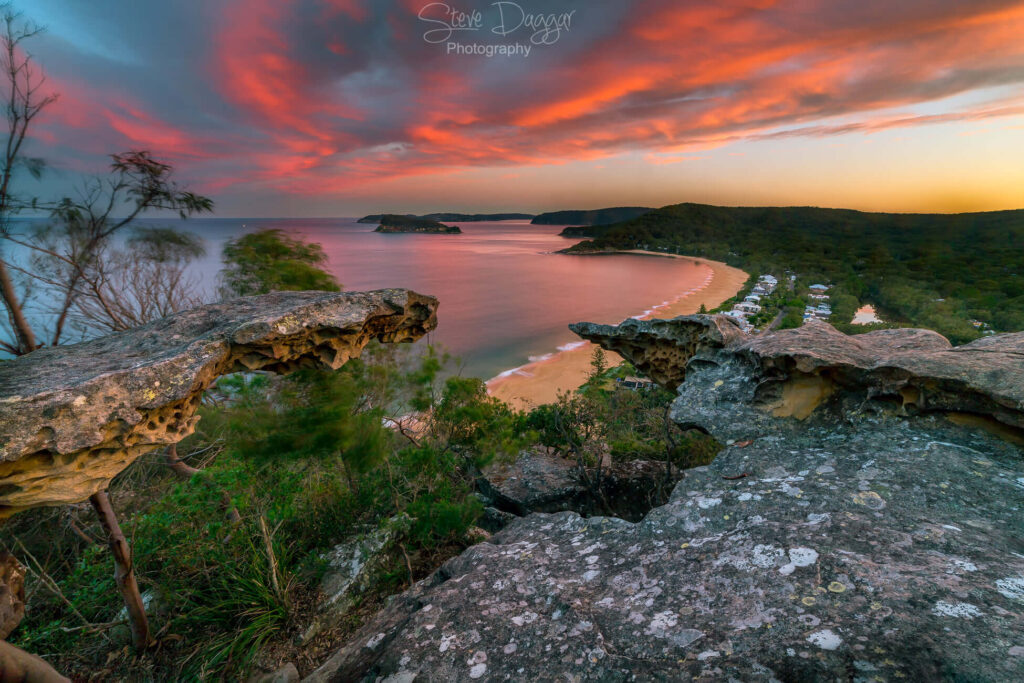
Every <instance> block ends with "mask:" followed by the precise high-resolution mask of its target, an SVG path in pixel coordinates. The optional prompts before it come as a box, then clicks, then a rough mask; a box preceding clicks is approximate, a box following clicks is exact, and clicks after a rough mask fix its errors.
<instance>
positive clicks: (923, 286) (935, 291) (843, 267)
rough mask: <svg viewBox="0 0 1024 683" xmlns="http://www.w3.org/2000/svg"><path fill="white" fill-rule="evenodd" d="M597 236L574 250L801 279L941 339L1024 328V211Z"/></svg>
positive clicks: (635, 223)
mask: <svg viewBox="0 0 1024 683" xmlns="http://www.w3.org/2000/svg"><path fill="white" fill-rule="evenodd" d="M591 233H592V234H593V235H595V237H594V238H593V239H591V240H585V241H583V242H580V243H578V244H576V245H574V246H573V247H570V248H569V249H568V250H567V251H569V252H571V253H586V252H590V251H599V250H610V249H636V248H641V249H651V250H660V251H672V252H677V253H682V254H692V255H695V256H705V257H708V258H713V259H716V260H720V261H724V262H726V263H728V264H730V265H734V266H738V267H742V268H744V269H745V270H747V271H749V272H776V271H784V270H790V271H793V272H795V273H799V274H800V275H801V279H807V280H809V281H822V282H823V283H825V284H832V285H834V287H833V290H832V291H831V294H832V298H833V300H834V301H835V300H836V299H837V298H840V299H841V300H842V301H843V302H844V303H846V304H848V305H844V306H843V310H846V309H849V310H853V309H855V308H856V305H857V304H858V303H872V304H874V305H875V306H876V307H877V308H878V309H879V310H880V311H881V312H882V314H883V318H885V319H886V320H892V321H894V322H900V323H906V324H912V325H915V326H919V327H927V328H931V329H934V330H937V331H938V332H940V333H942V334H944V335H946V336H947V337H949V338H950V339H951V340H953V341H954V342H956V343H961V342H965V341H969V340H971V339H974V338H976V337H978V336H979V335H980V334H981V332H980V331H979V329H978V326H977V325H976V324H974V323H972V321H979V322H981V323H984V324H986V325H988V326H990V327H991V328H993V329H995V330H997V331H1003V332H1005V331H1014V330H1021V329H1024V272H1022V271H1024V210H1016V211H992V212H985V213H962V214H889V213H865V212H861V211H851V210H846V209H819V208H814V207H723V206H709V205H704V204H689V203H687V204H676V205H672V206H666V207H664V208H661V209H658V210H655V211H652V212H650V213H647V214H645V215H643V216H640V217H638V218H635V219H633V220H630V221H624V222H620V223H616V224H614V225H608V226H600V227H596V228H593V229H592V230H591ZM834 317H837V316H834ZM834 322H838V323H840V324H842V323H846V322H849V321H848V320H838V317H837V319H836V320H835V321H834Z"/></svg>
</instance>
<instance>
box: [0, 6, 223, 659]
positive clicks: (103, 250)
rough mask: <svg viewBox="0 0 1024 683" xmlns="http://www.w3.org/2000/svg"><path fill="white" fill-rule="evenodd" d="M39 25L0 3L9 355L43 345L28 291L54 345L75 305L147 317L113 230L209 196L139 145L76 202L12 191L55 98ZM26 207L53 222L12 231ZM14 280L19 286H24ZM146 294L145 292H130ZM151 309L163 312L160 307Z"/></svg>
mask: <svg viewBox="0 0 1024 683" xmlns="http://www.w3.org/2000/svg"><path fill="white" fill-rule="evenodd" d="M41 30H42V29H41V28H39V27H38V26H35V25H32V24H28V23H25V22H23V21H22V20H21V17H20V16H19V15H18V14H17V13H15V12H14V11H13V9H12V8H11V6H10V4H2V5H0V70H2V72H3V73H2V75H3V77H5V78H6V81H7V82H6V84H5V86H4V87H3V88H2V90H3V91H4V93H5V94H6V101H5V102H4V103H3V108H4V114H5V116H6V119H7V140H6V144H5V145H4V147H3V150H2V152H0V240H2V241H4V242H6V243H8V244H10V245H15V246H16V247H18V248H20V249H21V250H22V253H23V254H28V255H29V257H28V260H29V263H28V264H27V265H26V264H22V265H19V264H17V263H15V262H14V261H13V260H10V259H9V257H8V253H6V252H0V301H2V302H3V307H4V309H5V312H6V314H7V315H6V322H7V323H8V325H9V329H10V332H11V334H10V338H9V339H7V340H4V339H0V349H2V350H3V351H6V352H8V353H10V354H13V355H24V354H27V353H31V352H32V351H34V350H36V349H37V348H39V347H40V346H43V345H45V343H46V342H45V341H43V339H42V336H41V335H40V334H38V331H37V330H36V329H33V324H32V323H31V322H30V321H29V318H28V316H27V315H26V313H25V308H26V304H27V302H28V301H29V297H30V295H31V294H32V293H33V289H34V288H40V289H42V290H43V291H45V292H46V293H47V294H54V293H55V296H53V299H54V301H55V302H56V303H53V302H50V303H48V304H44V307H45V308H47V309H48V310H49V311H50V312H52V313H53V314H54V315H55V321H54V325H53V329H52V336H51V337H50V340H49V343H50V344H51V345H56V344H59V343H60V341H61V337H62V334H63V331H64V329H65V323H66V321H67V320H68V319H69V316H71V315H72V314H73V312H74V311H76V310H77V311H78V312H79V313H81V314H83V315H85V316H86V317H88V313H89V312H90V311H91V312H92V314H93V315H95V316H99V318H100V319H102V320H104V321H108V322H109V324H108V326H107V327H108V329H125V328H127V327H130V326H131V325H132V322H131V317H132V316H135V319H136V320H138V319H139V317H138V316H139V314H140V312H142V314H143V317H151V316H152V315H155V313H152V314H151V313H146V312H145V309H140V308H139V307H138V306H135V305H134V304H137V303H138V302H134V301H129V300H126V299H124V298H121V300H120V304H121V305H118V304H119V302H118V301H117V298H118V297H126V296H127V297H129V298H130V297H131V296H132V294H131V293H127V294H126V293H125V292H123V291H122V290H123V288H119V287H117V286H116V284H115V281H113V280H112V279H111V271H110V269H109V265H110V263H109V262H107V261H105V260H104V259H105V256H108V255H109V252H108V247H109V245H110V243H111V240H112V237H113V236H114V235H115V234H116V233H118V232H119V231H121V230H123V229H125V228H130V227H134V226H133V223H134V221H135V219H136V218H138V217H139V216H140V215H142V214H143V213H146V212H148V211H151V210H154V209H171V210H174V211H177V212H178V213H179V215H180V216H181V217H182V218H185V217H187V216H190V215H192V214H195V213H201V212H204V211H211V210H212V208H213V202H212V201H211V200H210V199H208V198H206V197H203V196H200V195H197V194H193V193H192V192H189V191H187V190H182V189H179V188H178V187H177V186H176V185H175V184H174V183H173V182H172V180H171V174H172V169H171V166H170V165H168V164H165V163H162V162H160V161H158V160H156V159H154V158H153V157H152V156H150V154H149V153H148V152H145V151H132V152H127V153H125V154H115V155H113V156H112V159H113V161H112V163H111V170H112V173H111V176H110V178H108V179H106V180H99V179H97V180H94V181H92V182H88V183H86V184H85V186H84V188H83V190H82V192H81V194H80V196H79V197H78V198H76V199H71V198H65V199H62V200H60V201H56V202H50V203H47V202H40V201H39V200H38V199H32V200H30V201H26V200H23V199H21V198H19V197H17V196H16V195H15V194H14V190H13V180H14V178H15V176H16V175H17V173H18V172H19V170H26V171H28V172H29V174H30V175H32V176H34V177H39V176H40V175H41V173H42V170H43V168H44V163H43V161H42V160H40V159H35V158H30V157H26V156H25V155H24V154H23V146H24V143H25V140H26V139H27V138H28V134H29V128H30V127H31V125H32V123H33V121H34V120H35V119H36V117H37V116H38V115H39V114H40V113H41V112H42V111H43V110H44V109H45V108H46V107H47V106H49V105H50V104H52V103H53V102H54V101H56V99H57V95H56V94H44V93H43V92H42V88H43V86H44V84H45V77H43V76H42V74H40V73H37V72H36V70H35V69H34V65H33V61H32V56H31V55H30V54H29V53H27V52H26V51H25V49H24V43H25V41H27V40H29V39H31V38H32V37H34V36H36V35H38V34H39V33H40V31H41ZM25 209H32V210H35V211H38V210H40V209H42V210H47V211H49V212H50V216H51V224H50V225H48V226H47V228H46V229H45V230H43V231H34V232H33V231H30V232H29V233H28V234H21V233H16V232H15V231H14V230H13V229H12V225H11V218H12V217H13V216H15V215H17V214H18V213H19V212H20V211H22V210H25ZM122 212H123V214H125V215H124V217H121V218H115V217H114V214H115V213H122ZM143 241H144V242H146V245H145V247H146V248H148V249H149V251H146V250H145V249H143V250H141V251H140V252H139V256H138V258H140V259H142V260H146V259H150V258H155V259H156V260H157V261H160V260H161V259H166V257H168V256H169V254H170V252H169V251H168V244H169V243H168V241H167V240H166V239H159V236H158V235H153V234H150V235H148V237H147V238H145V239H143ZM172 241H173V240H172ZM0 243H2V242H0ZM136 246H138V245H136ZM178 247H179V248H178V250H177V252H176V253H177V254H178V256H179V257H180V256H181V255H185V256H187V255H188V254H189V253H190V251H189V245H184V246H183V245H181V244H178ZM182 249H183V250H182ZM172 251H173V250H172ZM191 253H195V250H194V249H193V250H192V251H191ZM138 262H139V261H138V260H137V261H136V263H138ZM167 265H168V262H167V261H166V260H164V266H165V267H164V268H158V269H156V270H155V271H146V272H150V273H151V274H154V278H155V279H153V280H151V282H152V283H155V284H157V285H159V284H160V283H166V281H167V277H166V276H168V275H170V277H171V279H172V280H173V279H174V273H173V272H172V271H173V268H170V269H169V268H168V267H166V266H167ZM16 277H17V278H18V279H19V280H20V284H21V285H22V288H21V291H20V292H19V291H18V286H17V285H16V282H15V278H16ZM145 291H146V290H145V289H142V290H139V291H138V292H137V293H136V294H138V293H140V292H143V293H144V292H145ZM157 291H165V292H166V288H160V287H157ZM175 291H178V290H175ZM83 303H84V304H85V305H84V306H83ZM152 310H155V311H159V310H162V309H160V307H159V306H157V307H156V308H155V309H152ZM90 502H91V503H92V506H93V508H94V509H95V510H96V512H97V514H98V516H99V518H100V521H101V523H102V525H103V528H104V530H105V531H106V533H107V538H108V543H109V545H110V548H111V551H112V553H113V556H114V565H115V580H116V583H117V586H118V588H119V590H120V592H121V594H122V597H123V598H124V602H125V606H126V608H127V610H128V615H129V621H130V622H131V629H132V636H133V640H134V641H135V645H136V647H138V648H143V647H147V646H148V645H149V644H150V642H151V640H152V638H151V635H150V631H149V625H148V622H147V619H146V614H145V611H144V608H143V603H142V599H141V596H140V595H139V589H138V585H137V584H136V582H135V576H134V572H133V568H132V557H131V551H130V549H129V547H128V543H127V541H126V539H125V536H124V534H123V533H122V532H121V529H120V527H119V525H118V523H117V519H116V517H115V516H114V510H113V508H112V506H111V505H110V499H109V496H108V495H107V492H106V491H100V492H99V493H96V494H94V495H93V496H91V497H90Z"/></svg>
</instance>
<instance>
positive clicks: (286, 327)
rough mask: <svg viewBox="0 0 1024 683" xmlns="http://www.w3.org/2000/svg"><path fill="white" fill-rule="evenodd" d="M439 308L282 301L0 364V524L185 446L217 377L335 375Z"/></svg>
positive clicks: (217, 311) (384, 301)
mask: <svg viewBox="0 0 1024 683" xmlns="http://www.w3.org/2000/svg"><path fill="white" fill-rule="evenodd" d="M436 309H437V300H436V299H434V298H432V297H428V296H423V295H420V294H416V293H415V292H410V291H407V290H401V289H384V290H378V291H373V292H348V293H340V294H339V293H327V292H277V293H272V294H267V295H263V296H258V297H246V298H242V299H235V300H233V301H227V302H223V303H218V304H210V305H208V306H202V307H199V308H196V309H193V310H190V311H185V312H183V313H178V314H176V315H173V316H170V317H168V318H164V319H162V320H158V321H156V322H153V323H150V324H148V325H145V326H143V327H139V328H136V329H134V330H130V331H128V332H122V333H119V334H113V335H110V336H107V337H103V338H101V339H96V340H93V341H89V342H85V343H82V344H75V345H73V346H61V347H56V348H48V349H41V350H39V351H35V352H33V353H30V354H28V355H27V356H22V357H20V358H17V359H15V360H13V361H9V362H5V363H0V517H3V516H8V515H10V514H12V513H13V512H16V511H17V510H19V509H24V508H28V507H35V506H40V505H60V504H64V503H74V502H78V501H81V500H85V499H86V498H88V497H89V496H90V495H92V494H93V493H96V492H97V491H101V490H103V489H105V488H106V487H107V485H108V484H109V482H110V480H111V479H112V478H113V477H114V476H115V475H116V474H117V473H118V472H120V471H122V470H123V469H124V468H126V467H127V466H128V465H130V464H131V463H132V462H133V461H134V460H135V459H136V458H138V457H139V456H140V455H142V454H143V453H146V452H148V451H150V450H152V449H154V448H158V447H160V446H163V445H167V444H172V443H176V442H178V441H180V440H181V439H183V438H184V437H185V436H187V435H188V434H190V433H191V432H192V430H193V428H194V426H195V422H196V420H197V419H198V418H197V417H196V416H195V412H196V409H197V408H198V406H199V401H200V399H201V397H202V394H203V392H204V391H205V390H206V389H207V388H208V387H209V386H210V385H211V384H212V383H213V381H214V380H216V379H217V377H219V376H221V375H224V374H226V373H230V372H238V371H240V370H270V371H274V372H281V373H286V372H290V371H292V370H295V369H297V368H299V367H303V366H323V367H329V368H338V367H340V366H341V365H342V364H344V363H345V362H346V361H348V360H349V359H350V358H352V357H355V356H358V355H359V353H360V352H361V351H362V349H363V347H364V346H366V344H367V343H369V342H370V340H373V339H377V340H380V341H383V342H405V341H414V340H416V339H418V338H420V337H422V336H423V335H424V334H426V333H427V332H428V331H430V330H432V329H433V328H434V327H435V326H436V323H437V318H436Z"/></svg>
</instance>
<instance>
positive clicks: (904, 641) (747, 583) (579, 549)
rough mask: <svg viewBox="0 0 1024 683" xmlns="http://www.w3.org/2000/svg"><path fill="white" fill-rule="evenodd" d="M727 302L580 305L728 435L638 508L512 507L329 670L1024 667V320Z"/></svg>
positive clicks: (460, 675) (504, 674)
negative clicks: (624, 313) (855, 328)
mask: <svg viewBox="0 0 1024 683" xmlns="http://www.w3.org/2000/svg"><path fill="white" fill-rule="evenodd" d="M730 324H731V323H728V322H727V321H725V320H723V319H721V318H709V317H705V316H694V317H691V318H682V319H676V320H674V321H653V322H651V323H647V322H640V321H627V323H624V324H623V325H622V326H620V327H621V331H622V336H621V337H619V336H618V335H617V332H616V328H612V327H608V326H594V325H580V326H576V327H575V329H576V330H577V331H578V332H580V333H581V334H583V336H585V337H587V338H589V339H591V340H594V341H597V342H598V343H600V344H602V345H603V346H605V347H606V348H610V349H614V350H616V351H618V352H620V353H622V354H623V355H625V356H626V357H627V358H630V359H632V360H634V362H635V363H637V364H638V365H640V364H644V369H645V371H646V372H648V373H649V374H651V376H652V377H655V379H658V381H660V382H662V383H664V384H667V385H670V386H672V385H675V384H678V394H679V395H678V398H677V399H676V400H675V402H674V405H673V409H672V415H673V418H674V419H675V420H676V421H677V422H679V423H681V424H683V425H686V426H694V427H699V428H701V429H704V430H705V431H708V432H710V433H712V434H713V435H715V436H716V437H717V438H719V439H720V440H721V441H723V442H724V443H726V444H728V445H727V446H726V448H725V449H724V450H723V452H722V453H721V454H720V455H719V456H718V457H717V458H716V459H715V461H714V462H712V463H711V465H709V466H707V467H701V468H697V469H694V470H690V471H688V472H687V476H686V478H685V479H683V480H682V481H681V482H680V483H679V484H678V485H677V486H676V487H675V489H674V491H673V493H672V495H671V497H670V499H669V501H668V503H667V504H665V505H663V506H660V507H657V508H655V509H653V510H652V511H651V512H650V513H649V514H647V515H646V517H644V519H643V520H641V521H640V522H638V523H630V522H627V521H625V520H621V519H617V518H611V517H591V518H589V519H584V518H582V517H580V516H579V515H577V514H574V513H571V512H562V513H558V514H532V515H529V516H526V517H523V518H519V519H516V520H514V521H513V522H512V523H511V524H510V525H509V526H508V527H507V528H505V529H504V530H503V531H501V532H500V533H497V534H495V535H494V536H493V537H492V538H491V539H490V540H489V542H487V543H481V544H479V545H477V546H474V547H472V548H470V549H469V550H467V551H466V552H464V553H463V554H462V555H460V556H459V557H457V558H454V559H452V560H450V561H449V562H448V563H446V564H445V565H444V566H443V567H442V568H441V569H440V570H439V571H438V572H436V573H435V574H434V575H433V576H431V577H430V578H428V579H426V580H424V581H422V582H420V583H418V584H417V585H416V586H414V587H413V588H412V589H411V590H410V591H408V592H406V593H405V594H403V595H401V596H398V597H397V598H395V599H394V600H393V601H392V602H391V603H389V605H388V606H387V607H386V608H385V609H384V610H383V611H382V612H381V613H380V614H379V615H377V617H375V618H374V619H372V620H370V622H369V623H367V624H366V625H365V627H364V628H363V630H361V631H360V632H359V633H358V634H357V635H356V636H355V638H353V639H352V640H351V641H350V642H348V643H347V644H346V645H345V646H344V647H343V648H342V649H340V650H339V651H338V652H337V654H335V656H334V657H332V658H331V659H330V660H329V661H328V662H326V663H325V664H324V665H323V666H322V667H321V668H320V669H319V670H318V671H317V672H315V673H314V674H313V675H312V676H311V677H310V680H313V681H324V680H357V681H358V680H380V679H386V680H414V679H415V680H430V681H432V680H437V681H441V680H444V681H449V680H451V681H469V680H477V679H482V680H563V679H565V680H598V681H600V680H691V679H700V680H729V679H734V680H851V679H852V680H871V679H875V678H880V679H884V680H968V679H969V680H1022V679H1024V657H1022V656H1021V653H1022V652H1024V636H1022V635H1021V634H1024V597H1022V596H1024V542H1022V535H1021V530H1022V520H1024V513H1022V510H1024V465H1022V460H1021V455H1022V450H1021V448H1020V446H1019V445H1017V444H1016V443H1014V442H1013V440H1012V439H1010V440H1008V439H1007V438H1003V437H1006V436H1008V435H1009V436H1013V435H1014V434H1016V433H1017V432H1016V431H1014V430H1019V427H1020V425H1021V424H1022V423H1021V417H1022V415H1024V404H1022V402H1021V399H1022V397H1024V375H1022V373H1024V364H1022V362H1021V359H1022V356H1021V343H1022V342H1024V335H1020V334H1017V335H1001V336H997V337H992V338H989V339H986V340H984V341H983V342H976V343H974V344H970V345H967V346H964V347H957V348H953V347H952V346H950V345H949V344H948V342H946V341H945V340H944V339H943V338H942V337H939V336H938V335H935V334H934V333H931V332H925V331H919V330H891V331H886V332H884V333H872V334H865V335H860V336H858V337H853V338H851V337H846V336H845V335H841V334H840V333H838V332H836V331H835V330H834V329H832V328H829V327H827V326H819V327H820V329H815V328H812V327H810V326H809V327H808V328H802V329H801V330H793V331H786V332H770V333H765V334H763V335H761V336H759V337H754V338H748V337H741V336H738V335H733V334H732V333H731V329H730V327H728V325H730ZM673 335H677V336H678V341H679V343H678V344H677V346H676V347H675V348H673V347H672V339H673ZM648 342H650V344H651V348H649V349H648V348H645V346H644V345H645V344H646V343H648ZM676 364H678V366H677V365H676ZM813 377H818V378H820V379H819V380H808V379H807V378H813ZM794 379H799V380H801V381H803V382H805V384H804V385H798V386H796V387H795V388H792V387H791V388H790V389H788V391H789V394H787V389H786V387H787V386H791V385H790V384H789V383H790V382H792V381H793V380H794ZM684 380H685V381H684ZM679 382H682V383H681V384H679ZM823 387H824V388H827V390H826V389H823ZM911 399H913V400H911ZM787 406H789V409H786V407H787ZM780 408H782V409H780ZM797 408H798V409H797ZM964 414H968V415H972V416H975V417H977V418H979V419H981V420H988V421H991V422H992V423H993V424H997V425H1000V426H1001V427H1003V428H1005V429H1006V430H1010V431H1008V432H1003V433H994V432H993V431H992V430H987V429H979V428H978V425H977V424H973V423H966V422H964V421H963V420H953V419H950V417H951V416H954V417H955V416H957V415H964ZM995 432H998V430H995ZM388 677H391V678H388Z"/></svg>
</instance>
